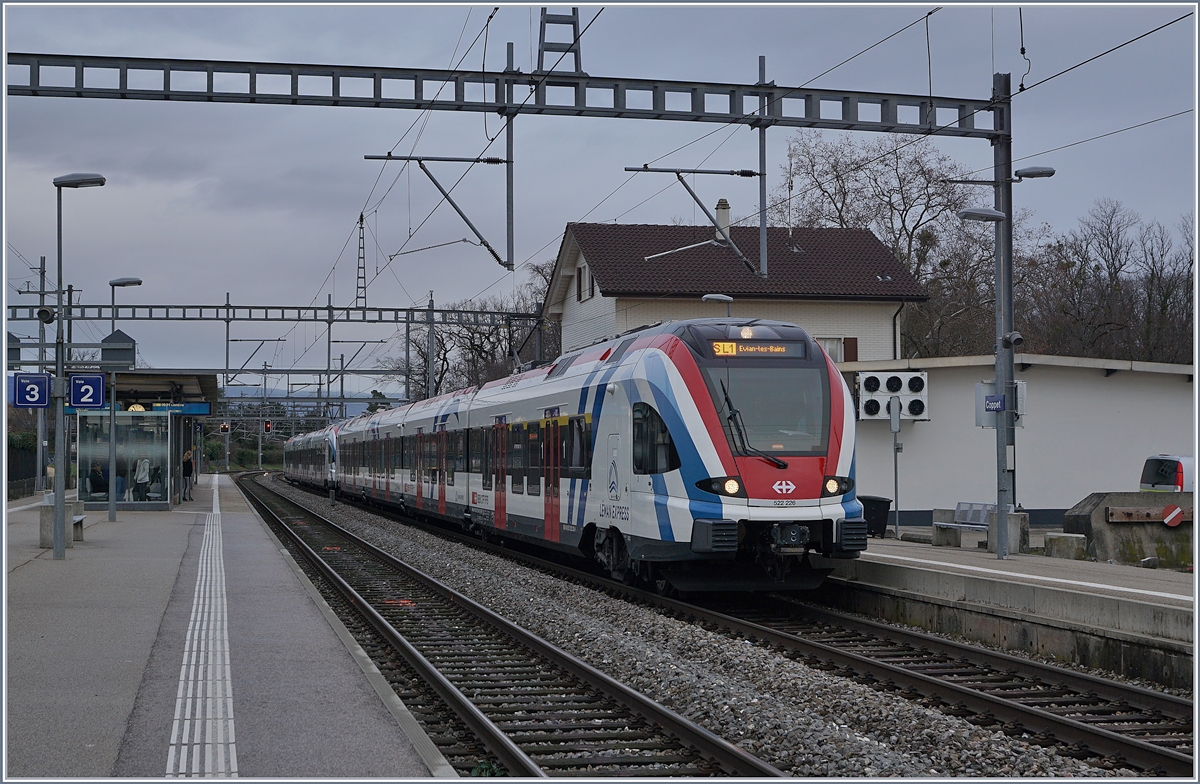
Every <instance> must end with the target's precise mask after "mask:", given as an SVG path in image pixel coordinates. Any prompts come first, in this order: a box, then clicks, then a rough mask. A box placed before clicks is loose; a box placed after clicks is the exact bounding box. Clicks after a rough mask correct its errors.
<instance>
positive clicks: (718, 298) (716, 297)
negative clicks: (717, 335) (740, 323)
mask: <svg viewBox="0 0 1200 784" xmlns="http://www.w3.org/2000/svg"><path fill="white" fill-rule="evenodd" d="M700 301H701V302H724V303H725V315H726V316H727V317H729V318H732V317H733V297H731V296H729V295H728V294H705V295H704V296H703V297H701V298H700Z"/></svg>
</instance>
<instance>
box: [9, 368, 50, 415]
mask: <svg viewBox="0 0 1200 784" xmlns="http://www.w3.org/2000/svg"><path fill="white" fill-rule="evenodd" d="M13 383H14V384H15V385H16V389H15V390H14V394H13V406H15V407H16V408H49V407H50V374H49V373H16V374H14V376H13Z"/></svg>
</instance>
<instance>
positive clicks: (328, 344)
mask: <svg viewBox="0 0 1200 784" xmlns="http://www.w3.org/2000/svg"><path fill="white" fill-rule="evenodd" d="M327 296H328V297H329V299H328V300H326V301H327V302H328V303H329V311H328V317H327V326H326V329H325V416H326V417H328V416H329V413H330V411H329V398H331V397H333V294H329V295H327Z"/></svg>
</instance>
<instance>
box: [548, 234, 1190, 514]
mask: <svg viewBox="0 0 1200 784" xmlns="http://www.w3.org/2000/svg"><path fill="white" fill-rule="evenodd" d="M718 220H719V221H720V220H721V216H719V215H718ZM730 234H731V239H732V240H733V242H734V244H735V245H736V246H737V247H738V248H739V249H741V250H742V252H743V253H744V254H745V256H746V257H748V258H749V259H750V261H751V262H752V263H753V264H757V260H758V241H759V240H758V228H757V227H740V226H734V227H731V228H730ZM715 238H716V232H715V231H714V229H713V228H712V227H707V226H704V227H701V226H662V225H621V224H598V223H570V224H567V228H566V232H565V233H564V236H563V241H562V244H561V246H560V248H559V252H558V258H557V260H556V264H555V267H554V271H553V274H552V278H551V282H550V286H549V289H548V291H547V295H546V300H545V302H544V303H543V306H542V315H543V317H545V318H547V319H549V320H555V321H560V322H561V325H562V344H563V351H571V350H574V349H577V348H580V347H582V346H586V345H589V344H591V343H593V342H595V341H597V340H602V339H607V338H611V337H614V336H616V335H619V334H621V333H622V332H625V331H626V330H630V329H634V328H636V327H639V326H644V325H647V324H653V323H656V322H661V321H668V320H672V319H686V318H712V317H719V316H724V315H725V314H726V306H725V303H723V302H702V301H701V297H702V296H704V295H705V294H725V295H728V296H731V297H733V302H732V304H731V306H730V307H731V311H732V314H733V315H734V316H740V317H746V318H755V317H757V318H768V319H779V320H782V321H790V322H792V323H795V324H798V325H800V326H801V327H803V328H804V329H805V330H806V331H807V332H808V333H809V334H810V335H812V336H813V338H815V339H816V340H817V341H819V342H820V343H821V344H822V345H823V346H824V348H825V350H826V351H828V352H829V354H830V356H832V357H833V358H834V361H835V362H837V363H838V367H839V369H840V370H841V371H842V373H843V376H844V378H845V379H846V382H847V384H848V385H849V386H850V388H851V389H852V390H854V387H855V383H854V382H855V377H856V374H857V373H859V372H863V371H924V372H926V373H927V374H928V390H927V392H928V397H927V400H928V416H929V418H928V420H927V421H911V420H906V421H904V422H903V423H902V427H901V433H900V441H901V443H902V444H903V452H902V453H900V454H899V455H898V456H897V462H896V465H893V439H892V433H891V429H890V427H889V424H888V422H887V420H874V421H871V420H867V421H860V422H858V428H857V432H858V442H857V452H856V454H857V458H856V479H857V484H858V491H859V493H860V494H863V495H876V496H882V497H885V498H890V499H891V498H895V500H897V501H898V508H899V509H900V511H901V522H902V523H903V524H905V525H919V524H929V523H930V522H931V520H932V510H933V509H953V508H954V507H955V505H956V504H957V503H958V502H960V501H968V502H984V503H995V500H996V436H995V431H994V430H991V429H984V428H980V427H977V426H976V420H975V405H976V389H975V388H976V384H977V383H978V382H981V381H992V380H994V378H995V358H994V357H993V356H990V355H989V356H978V357H941V358H921V359H899V358H898V357H899V345H900V332H899V330H900V324H899V315H900V311H901V308H902V307H903V305H904V303H906V302H919V301H922V300H924V299H925V298H926V297H925V293H924V291H923V289H922V288H921V286H920V284H919V283H918V282H917V281H916V280H915V279H914V278H913V277H912V275H911V274H910V273H909V272H908V270H907V269H905V268H904V266H903V265H902V264H901V263H900V262H899V261H897V260H896V258H895V257H894V256H893V255H892V254H891V252H890V251H889V250H888V249H887V247H886V246H884V245H883V243H881V242H880V241H879V240H878V239H877V238H876V237H875V236H874V235H873V234H871V233H870V232H869V231H865V230H857V229H794V230H792V231H791V232H789V231H788V230H787V229H785V228H768V229H767V241H768V251H767V258H768V260H769V267H768V277H767V278H766V279H763V278H760V277H758V276H757V275H756V274H755V273H754V271H752V270H751V269H750V268H748V267H747V266H746V265H745V264H744V263H743V262H742V261H741V260H739V259H738V257H737V255H736V254H735V253H734V252H733V250H732V249H731V248H729V247H727V246H723V245H719V244H713V243H711V242H709V241H710V240H714V239H715ZM670 251H674V252H670ZM1016 367H1017V380H1018V381H1024V382H1026V410H1025V415H1024V417H1022V420H1023V421H1022V426H1021V427H1018V429H1017V431H1016V454H1017V468H1016V477H1017V479H1016V482H1017V484H1016V500H1017V503H1018V504H1019V505H1020V506H1021V507H1022V508H1023V510H1024V511H1027V512H1029V513H1030V521H1031V524H1032V525H1043V526H1056V525H1061V523H1062V515H1063V513H1064V512H1065V511H1066V510H1067V509H1069V508H1071V507H1072V506H1074V505H1075V504H1076V503H1077V502H1079V501H1080V500H1082V499H1083V498H1085V497H1086V496H1087V495H1088V494H1090V493H1092V492H1100V491H1121V490H1137V488H1138V483H1139V478H1140V476H1141V468H1142V464H1143V463H1144V461H1145V459H1146V458H1147V457H1148V456H1150V455H1154V454H1160V453H1165V454H1184V455H1190V454H1193V453H1194V449H1195V446H1194V445H1195V442H1196V421H1195V402H1194V401H1195V386H1194V383H1193V374H1194V367H1193V366H1192V365H1170V364H1163V363H1153V362H1130V361H1118V360H1100V359H1085V358H1078V357H1058V356H1040V355H1031V354H1018V355H1017V358H1016ZM856 394H857V392H856ZM896 471H898V473H899V492H898V493H897V492H896V488H895V483H894V472H896ZM893 508H897V507H893Z"/></svg>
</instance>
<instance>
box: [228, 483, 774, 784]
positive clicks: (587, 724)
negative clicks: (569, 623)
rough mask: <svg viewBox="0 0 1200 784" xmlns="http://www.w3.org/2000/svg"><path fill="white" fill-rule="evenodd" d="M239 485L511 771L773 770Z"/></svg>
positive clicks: (278, 499) (480, 768)
mask: <svg viewBox="0 0 1200 784" xmlns="http://www.w3.org/2000/svg"><path fill="white" fill-rule="evenodd" d="M240 485H241V487H242V489H243V491H244V492H245V493H246V495H247V497H249V498H250V499H251V502H252V503H253V504H254V505H255V507H256V508H257V509H258V511H259V512H260V514H262V515H263V518H264V519H265V520H267V521H268V524H269V525H271V526H272V527H273V528H274V529H275V530H276V531H278V532H279V533H280V534H281V536H282V537H284V538H285V540H286V541H288V542H289V543H290V544H291V546H292V548H293V551H294V552H298V553H299V554H300V555H301V556H302V557H303V559H304V560H305V561H307V562H308V563H309V564H310V566H311V567H312V568H314V569H315V570H317V571H318V572H319V573H320V576H321V578H322V579H323V581H324V582H325V583H326V584H328V585H330V586H334V587H336V588H337V590H338V592H339V593H340V594H341V597H342V600H343V601H344V602H345V603H346V604H348V605H350V606H352V607H353V608H354V610H355V611H357V613H359V614H360V615H361V616H362V617H363V618H364V619H365V620H366V622H367V623H369V624H370V625H371V626H372V627H373V628H374V630H375V631H376V632H377V633H378V634H379V635H380V636H381V637H382V638H383V639H384V640H386V641H387V643H388V644H389V645H390V646H391V647H392V648H393V649H394V650H395V652H396V653H397V654H398V655H399V656H400V657H402V658H403V660H404V662H405V664H406V665H407V667H409V668H411V670H412V671H413V672H414V673H415V674H416V676H417V677H418V678H419V679H420V680H421V681H422V682H423V683H424V684H425V686H426V688H427V689H428V690H431V691H432V692H433V693H435V694H436V695H437V697H438V698H440V699H441V700H442V701H444V703H445V705H446V706H447V707H448V708H449V710H450V711H451V712H452V713H453V714H454V717H455V721H454V724H456V725H457V726H459V727H465V728H467V729H468V730H469V732H470V734H471V735H472V736H473V737H474V738H476V739H477V740H478V744H481V745H482V747H484V748H486V750H487V752H489V754H490V756H491V757H492V758H494V759H495V761H496V764H497V765H498V768H499V769H503V771H504V772H506V773H508V774H509V775H513V776H526V777H546V776H578V775H586V776H589V777H593V776H638V777H649V776H719V775H732V776H752V777H764V776H782V775H783V774H782V773H781V772H780V771H778V770H776V769H775V768H773V767H771V766H770V765H768V764H766V763H765V762H762V761H761V760H759V759H757V758H756V757H754V756H752V755H750V754H748V753H746V752H744V751H742V750H741V749H739V748H738V747H736V746H734V745H732V744H730V743H728V742H726V741H724V740H722V739H721V738H719V737H717V736H716V735H713V734H712V733H711V732H709V731H707V730H705V729H704V728H702V727H700V726H698V725H696V724H693V723H692V722H690V721H688V720H686V719H684V718H682V717H681V716H679V715H677V714H675V713H673V712H671V711H669V710H667V709H666V708H663V707H662V706H660V705H658V704H657V703H654V702H653V701H651V700H649V699H648V698H646V697H645V696H643V695H641V694H640V693H638V692H635V691H633V690H631V689H629V688H628V687H626V686H624V685H623V684H621V683H618V682H617V681H615V680H613V679H611V678H609V677H608V676H607V675H605V674H604V673H602V672H600V671H599V670H596V669H594V668H592V667H590V666H589V665H587V664H585V663H583V662H582V661H579V660H578V659H576V658H574V657H572V656H571V655H569V654H567V653H565V652H564V651H562V650H560V649H558V648H556V647H554V646H552V645H550V644H549V643H547V642H546V641H544V640H542V639H540V638H538V637H536V636H535V635H533V634H531V633H529V632H528V631H526V630H524V629H522V628H520V627H518V626H515V625H513V624H511V623H509V622H508V621H507V620H505V619H504V618H502V617H500V616H498V615H496V614H495V613H492V612H491V611H490V610H488V609H486V608H484V607H482V606H480V605H478V604H476V603H475V602H472V601H471V600H470V599H468V598H466V597H465V596H462V595H461V594H458V593H456V592H455V591H453V590H451V589H450V588H448V587H446V586H444V585H442V584H441V583H439V582H438V581H436V580H434V579H433V578H432V577H429V576H428V575H425V574H423V573H421V572H419V571H417V570H416V569H413V568H412V567H411V566H408V565H407V564H405V563H403V562H401V561H399V560H397V559H395V558H393V557H392V556H390V555H389V554H387V553H385V552H383V551H381V550H379V549H378V548H375V547H374V546H372V545H370V544H369V543H367V542H365V541H363V540H362V539H359V538H358V537H356V536H354V535H353V534H351V533H349V532H348V531H345V530H343V529H341V528H339V527H338V526H336V525H335V524H333V523H332V522H330V521H328V520H326V519H324V518H322V517H320V516H319V515H316V514H315V513H313V512H311V511H308V510H306V509H304V508H303V507H300V506H297V505H295V504H294V503H292V502H291V501H288V500H286V499H284V498H283V497H282V496H279V495H277V494H275V493H273V492H271V491H270V490H269V489H268V488H265V487H263V486H262V485H260V484H258V483H257V482H252V481H245V479H244V478H243V480H242V481H240ZM381 670H382V667H381ZM402 698H404V697H403V695H402ZM422 712H423V713H427V709H426V710H425V711H422ZM414 713H417V712H416V711H414ZM418 718H420V714H418ZM440 724H442V725H444V722H440ZM461 742H462V741H461V737H459V738H458V739H457V740H455V741H454V743H455V744H461ZM471 748H472V747H471V744H470V743H468V745H467V747H466V748H465V749H464V748H458V749H456V751H457V752H458V757H459V758H460V760H461V758H462V757H463V755H464V752H465V754H466V756H467V757H468V758H469V757H470V754H471ZM466 765H469V763H466ZM456 767H458V768H459V769H462V768H463V767H464V763H463V762H461V761H460V762H459V764H458V765H456ZM499 769H489V768H488V767H487V766H486V765H476V767H475V768H474V769H473V770H474V771H475V772H485V773H493V772H500V770H499Z"/></svg>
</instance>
